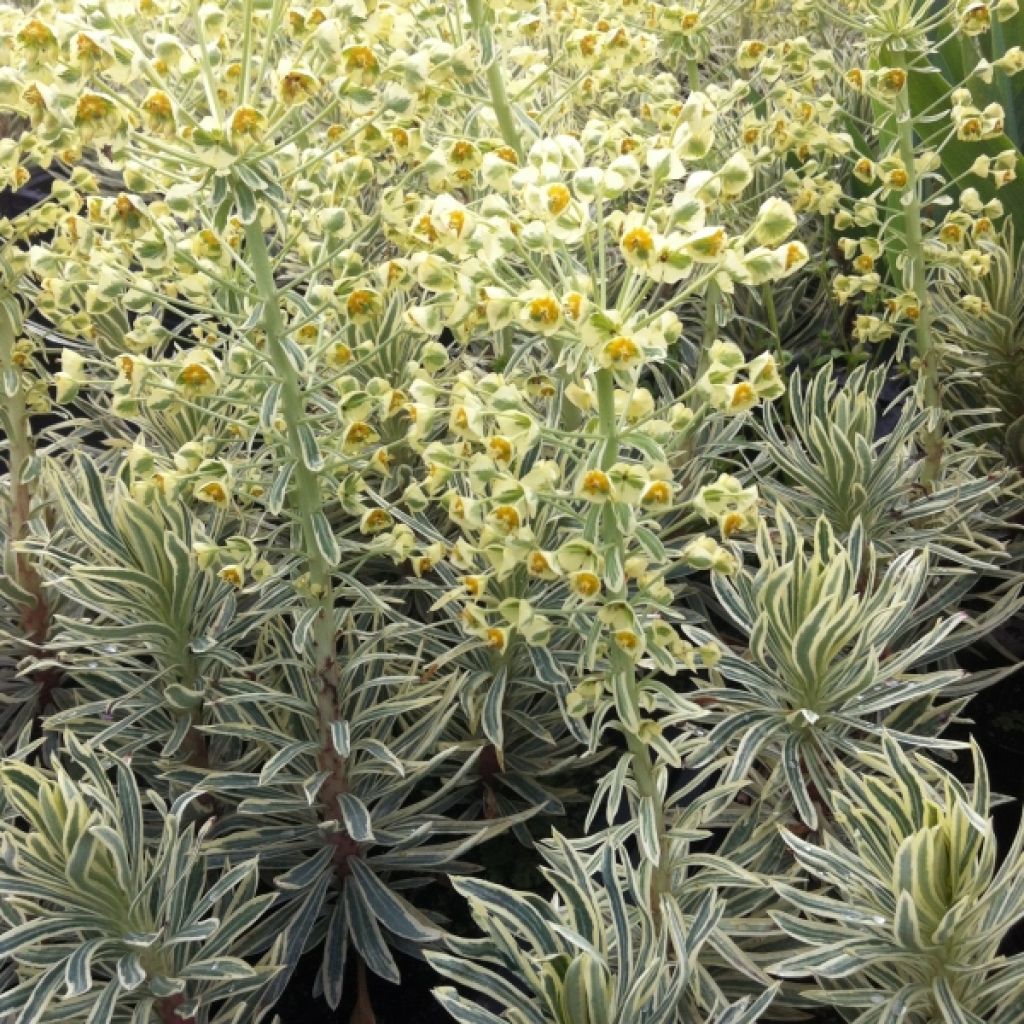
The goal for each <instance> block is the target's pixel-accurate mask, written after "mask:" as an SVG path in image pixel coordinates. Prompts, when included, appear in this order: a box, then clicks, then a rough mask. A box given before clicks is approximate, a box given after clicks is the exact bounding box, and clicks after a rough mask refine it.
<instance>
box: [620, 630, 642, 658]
mask: <svg viewBox="0 0 1024 1024" xmlns="http://www.w3.org/2000/svg"><path fill="white" fill-rule="evenodd" d="M615 642H616V643H617V644H618V645H619V647H621V648H622V650H624V651H626V652H627V653H629V654H632V653H633V652H634V651H636V650H638V649H639V647H640V637H638V636H637V635H636V633H634V632H633V631H632V630H631V629H620V630H617V631H616V633H615Z"/></svg>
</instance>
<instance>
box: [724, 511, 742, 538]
mask: <svg viewBox="0 0 1024 1024" xmlns="http://www.w3.org/2000/svg"><path fill="white" fill-rule="evenodd" d="M742 529H743V516H742V515H741V514H740V513H739V512H729V513H727V514H726V515H725V516H723V517H722V536H723V537H731V536H732V535H733V534H734V533H736V532H738V531H739V530H742Z"/></svg>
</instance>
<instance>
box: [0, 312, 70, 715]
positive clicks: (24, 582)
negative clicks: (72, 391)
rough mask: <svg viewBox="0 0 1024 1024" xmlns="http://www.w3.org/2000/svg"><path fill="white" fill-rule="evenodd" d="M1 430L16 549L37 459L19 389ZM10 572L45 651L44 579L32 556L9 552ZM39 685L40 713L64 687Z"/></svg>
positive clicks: (43, 676) (54, 679)
mask: <svg viewBox="0 0 1024 1024" xmlns="http://www.w3.org/2000/svg"><path fill="white" fill-rule="evenodd" d="M12 305H13V300H8V301H6V302H3V301H0V373H2V374H5V375H6V374H7V373H9V372H14V373H17V372H18V370H17V366H16V365H15V362H14V346H15V343H16V341H17V337H18V325H19V321H18V319H17V318H16V313H15V310H14V309H13V308H12ZM0 429H2V430H3V431H4V432H5V433H6V434H7V468H8V476H9V480H10V499H9V500H10V505H9V507H8V518H7V523H6V531H7V543H8V545H11V546H13V545H15V544H17V543H18V542H19V541H22V540H24V539H25V538H26V537H27V536H28V526H29V521H30V519H31V516H32V487H31V485H30V484H29V482H28V481H27V480H26V479H25V476H26V471H27V469H28V463H29V460H30V459H31V458H32V455H33V454H34V451H33V445H32V434H31V430H30V426H29V419H28V407H27V406H26V404H25V395H24V392H23V391H22V390H21V389H20V388H19V389H18V390H16V391H15V393H14V394H13V395H10V396H6V397H4V399H3V403H2V404H0ZM3 568H4V569H5V570H7V571H10V573H11V576H12V578H13V580H14V582H15V583H16V584H17V585H18V587H19V588H20V589H21V590H23V591H24V592H25V594H26V595H27V600H26V602H25V604H24V606H23V607H22V608H21V612H20V615H19V624H20V626H21V630H22V634H23V636H24V638H25V640H26V641H27V642H28V643H30V644H32V645H33V646H34V647H37V648H38V647H41V646H42V645H43V644H44V643H45V642H46V640H47V638H48V636H49V634H50V624H51V617H52V616H51V609H50V603H49V601H47V599H46V595H45V593H44V592H43V579H42V577H41V576H40V575H39V572H38V571H37V569H36V567H35V565H34V564H33V563H32V560H31V559H30V558H29V557H28V555H26V554H24V553H17V554H14V553H13V552H12V553H11V564H10V565H8V566H4V567H3ZM34 679H35V680H36V682H37V683H38V684H39V695H38V700H37V709H40V710H41V709H42V708H45V707H46V706H47V705H48V704H49V702H50V700H51V693H52V691H53V690H54V689H55V688H56V687H57V686H58V685H59V683H60V672H59V671H58V670H57V669H53V668H49V669H43V670H41V671H39V672H36V673H35V674H34Z"/></svg>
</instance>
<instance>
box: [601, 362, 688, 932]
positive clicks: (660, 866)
mask: <svg viewBox="0 0 1024 1024" xmlns="http://www.w3.org/2000/svg"><path fill="white" fill-rule="evenodd" d="M597 412H598V422H599V429H600V433H601V438H602V440H603V441H604V454H603V456H602V459H601V468H602V469H609V468H610V467H611V466H612V465H614V463H615V462H616V461H617V459H618V455H619V442H618V417H617V416H616V414H615V377H614V374H613V373H612V371H611V370H600V371H598V373H597ZM602 530H603V536H604V540H605V543H606V544H608V545H609V546H617V547H618V548H619V549H620V551H619V555H620V558H619V561H620V563H622V562H624V561H625V554H626V552H625V550H623V548H624V542H623V537H622V533H621V532H620V531H619V530H618V529H617V527H616V525H615V521H614V519H613V517H612V514H611V506H610V505H606V506H605V508H604V519H603V522H602ZM627 587H628V584H623V587H622V590H621V592H620V593H616V594H611V595H610V596H611V597H612V598H613V599H614V600H623V601H624V600H625V599H626V596H627V594H626V590H627ZM608 658H609V662H610V668H611V672H612V673H613V674H614V675H615V676H618V677H620V678H621V677H625V679H626V686H625V687H623V690H624V691H625V692H626V693H628V694H629V698H630V701H631V703H632V712H633V718H634V719H638V718H639V717H640V702H639V696H640V695H639V692H638V690H637V685H636V666H635V665H634V663H633V660H632V658H630V657H629V655H628V654H626V652H625V651H622V650H620V649H619V648H618V647H616V646H614V645H613V646H612V647H611V650H610V651H609V655H608ZM625 734H626V744H627V746H628V747H629V753H630V757H631V758H632V765H633V779H634V781H635V782H636V788H637V793H638V794H639V795H640V797H641V798H645V797H646V798H649V799H650V800H651V803H652V805H653V806H654V812H655V820H656V825H657V831H658V846H659V856H658V863H657V865H656V867H655V870H654V873H653V875H652V877H651V901H650V902H651V912H652V914H653V915H654V918H655V921H659V920H660V917H661V911H660V900H661V896H662V894H663V893H667V892H670V891H671V887H672V866H671V864H670V863H669V857H670V850H669V842H668V837H667V836H666V834H665V809H664V806H663V804H662V800H661V794H660V793H659V792H658V786H657V783H656V781H655V776H654V762H653V760H652V758H651V752H650V750H649V749H648V747H647V745H646V744H645V743H644V742H643V741H642V740H641V739H640V737H639V736H637V735H636V734H635V733H633V732H631V731H629V730H628V729H626V730H625Z"/></svg>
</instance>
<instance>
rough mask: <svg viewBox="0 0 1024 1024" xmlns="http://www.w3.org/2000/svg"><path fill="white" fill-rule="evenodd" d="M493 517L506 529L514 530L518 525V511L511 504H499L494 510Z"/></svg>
mask: <svg viewBox="0 0 1024 1024" xmlns="http://www.w3.org/2000/svg"><path fill="white" fill-rule="evenodd" d="M494 518H495V519H496V520H497V521H498V522H499V523H500V524H501V525H502V526H503V527H504V528H505V529H506V530H515V529H516V528H518V526H519V513H518V512H517V511H516V509H515V507H514V506H512V505H499V506H498V507H497V508H496V509H495V510H494Z"/></svg>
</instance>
